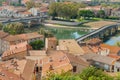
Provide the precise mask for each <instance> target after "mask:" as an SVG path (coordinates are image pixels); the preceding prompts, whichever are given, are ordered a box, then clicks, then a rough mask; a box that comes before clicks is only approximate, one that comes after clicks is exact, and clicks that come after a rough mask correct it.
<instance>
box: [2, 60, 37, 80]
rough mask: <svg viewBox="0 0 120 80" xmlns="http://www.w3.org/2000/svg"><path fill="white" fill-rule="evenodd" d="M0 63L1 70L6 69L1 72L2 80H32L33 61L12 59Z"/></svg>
mask: <svg viewBox="0 0 120 80" xmlns="http://www.w3.org/2000/svg"><path fill="white" fill-rule="evenodd" d="M0 65H1V66H2V67H3V68H4V69H2V70H4V71H7V72H6V73H5V72H4V73H3V74H4V75H5V76H3V79H2V80H32V76H33V71H34V67H35V61H33V60H29V59H27V60H25V59H23V60H18V59H12V60H9V61H4V62H1V64H0ZM16 65H17V67H16ZM0 72H1V71H0ZM13 74H14V75H13ZM12 75H13V76H12ZM20 75H21V77H20ZM0 79H1V75H0Z"/></svg>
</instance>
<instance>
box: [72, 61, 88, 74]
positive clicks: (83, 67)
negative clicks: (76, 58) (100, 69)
mask: <svg viewBox="0 0 120 80" xmlns="http://www.w3.org/2000/svg"><path fill="white" fill-rule="evenodd" d="M71 64H72V66H77V71H76V72H75V73H80V72H82V71H83V70H84V69H85V68H87V67H88V66H84V65H81V64H77V63H73V62H72V63H71Z"/></svg>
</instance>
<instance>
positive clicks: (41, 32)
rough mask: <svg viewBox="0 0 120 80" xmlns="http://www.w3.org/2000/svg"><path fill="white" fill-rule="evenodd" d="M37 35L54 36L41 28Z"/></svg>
mask: <svg viewBox="0 0 120 80" xmlns="http://www.w3.org/2000/svg"><path fill="white" fill-rule="evenodd" d="M39 33H40V34H42V35H44V36H45V37H53V36H54V35H53V33H52V32H50V31H48V30H45V29H44V28H41V29H40V31H39Z"/></svg>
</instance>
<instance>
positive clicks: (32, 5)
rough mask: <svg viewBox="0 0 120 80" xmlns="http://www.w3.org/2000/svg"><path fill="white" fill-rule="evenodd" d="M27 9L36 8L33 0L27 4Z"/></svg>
mask: <svg viewBox="0 0 120 80" xmlns="http://www.w3.org/2000/svg"><path fill="white" fill-rule="evenodd" d="M26 7H27V9H30V8H32V7H35V3H34V1H33V0H30V1H27V2H26Z"/></svg>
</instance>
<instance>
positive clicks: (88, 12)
mask: <svg viewBox="0 0 120 80" xmlns="http://www.w3.org/2000/svg"><path fill="white" fill-rule="evenodd" d="M78 16H79V17H84V18H86V17H87V18H90V17H94V12H93V11H91V10H80V11H78Z"/></svg>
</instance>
